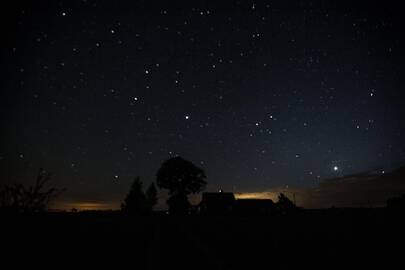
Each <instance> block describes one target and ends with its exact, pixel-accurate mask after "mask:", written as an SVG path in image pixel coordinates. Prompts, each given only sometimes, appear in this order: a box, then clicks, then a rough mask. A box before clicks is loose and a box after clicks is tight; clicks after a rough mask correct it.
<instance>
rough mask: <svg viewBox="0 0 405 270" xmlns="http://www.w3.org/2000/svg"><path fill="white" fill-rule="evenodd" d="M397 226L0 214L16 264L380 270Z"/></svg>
mask: <svg viewBox="0 0 405 270" xmlns="http://www.w3.org/2000/svg"><path fill="white" fill-rule="evenodd" d="M403 225H404V222H403V221H401V217H400V216H398V215H397V214H394V213H389V212H387V211H386V210H384V209H373V210H371V209H368V210H367V209H363V210H361V209H358V210H355V209H352V210H348V209H347V210H339V209H334V210H326V211H325V210H324V211H309V210H306V211H304V212H303V213H300V214H297V215H294V216H277V217H265V216H261V217H259V216H243V217H236V216H228V217H219V216H218V217H213V216H211V217H204V216H188V217H171V216H165V215H162V216H158V215H157V216H151V217H138V218H137V217H128V216H123V215H121V214H120V213H119V212H94V213H90V212H89V213H48V214H43V215H37V216H4V217H3V218H2V234H3V235H5V236H6V242H5V243H6V245H5V246H6V249H5V253H3V254H5V255H6V256H4V258H8V259H10V258H16V259H12V262H13V263H14V264H15V266H16V267H17V266H18V265H20V264H26V263H27V262H29V264H30V265H31V266H34V265H35V266H42V265H43V264H47V262H48V259H49V258H51V259H56V261H55V263H56V264H60V266H62V265H65V264H66V265H71V266H80V265H81V264H86V265H88V266H93V267H95V266H103V265H106V264H110V263H113V264H114V269H121V268H124V267H125V268H126V266H125V265H127V264H128V263H129V264H130V265H133V266H134V268H133V269H176V268H188V269H258V268H264V269H280V268H288V269H289V268H295V269H297V268H302V267H312V268H324V269H325V268H326V269H328V268H343V267H344V268H347V267H350V268H352V267H354V266H357V267H359V268H364V267H366V266H376V265H380V266H381V267H384V268H385V269H387V268H389V266H390V265H391V266H392V265H395V263H396V262H401V261H402V253H403V245H404V239H405V238H404V235H405V234H404V226H403ZM3 243H4V242H3ZM19 258H21V259H19ZM23 258H29V259H27V260H28V261H27V260H25V259H23ZM57 266H59V265H55V267H57ZM263 266H264V267H263Z"/></svg>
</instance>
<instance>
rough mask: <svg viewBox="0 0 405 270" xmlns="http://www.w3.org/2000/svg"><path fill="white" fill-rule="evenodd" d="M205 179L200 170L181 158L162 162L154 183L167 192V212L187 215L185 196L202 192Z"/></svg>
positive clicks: (188, 206) (203, 173) (187, 206)
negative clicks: (168, 196)
mask: <svg viewBox="0 0 405 270" xmlns="http://www.w3.org/2000/svg"><path fill="white" fill-rule="evenodd" d="M205 178H206V175H205V172H204V171H203V170H202V169H201V168H199V167H197V166H195V165H194V164H193V163H192V162H190V161H187V160H185V159H183V158H181V157H174V158H171V159H168V160H166V161H165V162H163V164H162V166H161V167H160V169H159V170H158V172H157V174H156V182H157V185H158V187H159V188H163V189H167V190H168V191H169V195H170V198H169V199H168V200H167V204H168V206H169V212H170V213H173V214H174V213H175V214H187V213H188V210H189V208H190V204H189V202H188V199H187V195H189V194H191V193H193V194H195V193H198V192H200V191H202V190H203V189H204V188H205V186H206V184H207V182H205V180H204V179H205Z"/></svg>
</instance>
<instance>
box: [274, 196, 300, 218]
mask: <svg viewBox="0 0 405 270" xmlns="http://www.w3.org/2000/svg"><path fill="white" fill-rule="evenodd" d="M277 208H278V210H280V211H281V212H282V213H284V214H285V213H288V212H291V211H294V210H296V209H297V206H296V205H295V203H294V202H293V201H291V200H290V199H289V198H288V197H287V196H286V195H284V193H280V194H279V195H278V202H277Z"/></svg>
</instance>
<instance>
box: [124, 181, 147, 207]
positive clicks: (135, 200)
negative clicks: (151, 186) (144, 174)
mask: <svg viewBox="0 0 405 270" xmlns="http://www.w3.org/2000/svg"><path fill="white" fill-rule="evenodd" d="M121 210H122V211H124V212H127V213H130V214H134V215H142V214H145V213H146V211H147V202H146V197H145V194H144V193H143V190H142V182H141V180H140V178H139V177H136V178H135V179H134V182H133V183H132V185H131V188H130V190H129V192H128V194H127V196H126V197H125V200H124V202H123V203H122V204H121Z"/></svg>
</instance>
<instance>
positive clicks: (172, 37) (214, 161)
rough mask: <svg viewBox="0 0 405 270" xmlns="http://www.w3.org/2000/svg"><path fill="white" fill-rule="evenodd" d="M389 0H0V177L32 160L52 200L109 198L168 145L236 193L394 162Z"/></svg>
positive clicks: (9, 179) (397, 44)
mask: <svg viewBox="0 0 405 270" xmlns="http://www.w3.org/2000/svg"><path fill="white" fill-rule="evenodd" d="M287 2H288V3H287ZM388 3H389V2H386V1H384V3H381V2H380V5H384V6H380V5H374V4H370V3H369V2H367V1H356V4H354V3H352V2H351V1H347V2H345V1H122V2H121V1H120V2H118V1H93V0H87V1H86V0H83V1H35V2H34V1H15V3H13V4H10V3H9V4H8V6H7V5H6V6H3V13H6V14H5V15H4V16H2V18H1V20H2V22H1V25H2V26H1V28H2V29H3V31H2V45H1V56H2V59H3V60H2V67H1V70H2V73H3V76H2V80H1V93H0V105H1V107H0V110H1V126H2V140H1V142H0V169H1V181H2V182H3V183H13V182H21V183H26V184H29V183H32V182H33V181H34V179H35V176H36V174H37V171H38V169H39V168H41V167H43V168H45V169H46V170H48V171H50V172H52V173H53V178H52V184H53V185H55V186H57V187H63V188H66V191H65V192H64V194H63V196H62V197H61V198H60V199H59V200H60V202H69V203H75V202H76V203H79V202H81V203H83V204H84V203H87V204H88V205H90V204H93V205H95V206H96V207H97V206H102V205H104V206H108V207H110V206H111V205H115V206H117V205H119V203H120V201H121V200H122V199H123V197H124V196H125V193H126V192H127V191H128V188H129V185H130V183H131V182H132V180H133V178H134V177H135V176H138V175H139V176H140V177H141V180H143V182H144V183H145V185H148V184H149V183H151V182H152V181H154V180H155V173H156V171H157V169H158V168H159V167H160V165H161V164H162V162H163V161H164V160H166V159H168V158H170V157H174V156H176V155H180V156H182V157H183V158H185V159H188V160H190V161H192V162H193V163H195V164H196V165H198V166H200V167H202V168H203V169H204V170H205V171H206V174H207V176H208V178H207V182H208V186H207V189H208V190H217V189H219V188H222V189H223V190H226V191H234V192H241V193H244V192H260V191H264V190H269V189H271V188H274V187H280V186H294V187H298V188H300V187H303V188H305V187H311V186H316V185H317V184H318V183H319V181H320V180H321V179H325V178H331V177H337V176H342V175H345V174H351V173H356V172H361V171H365V170H370V169H373V168H389V167H395V166H398V164H401V163H403V161H404V158H405V153H404V150H405V142H404V141H403V140H401V137H402V135H403V134H404V132H405V130H404V124H403V120H402V119H404V118H405V109H404V106H403V100H404V98H405V95H404V94H403V86H404V84H403V80H402V78H401V77H402V71H403V66H404V62H403V61H402V60H403V59H402V57H401V48H403V47H404V42H403V38H402V37H401V35H402V29H401V24H400V21H401V20H400V18H401V16H403V14H402V13H401V12H400V8H399V4H394V3H390V4H388Z"/></svg>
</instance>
